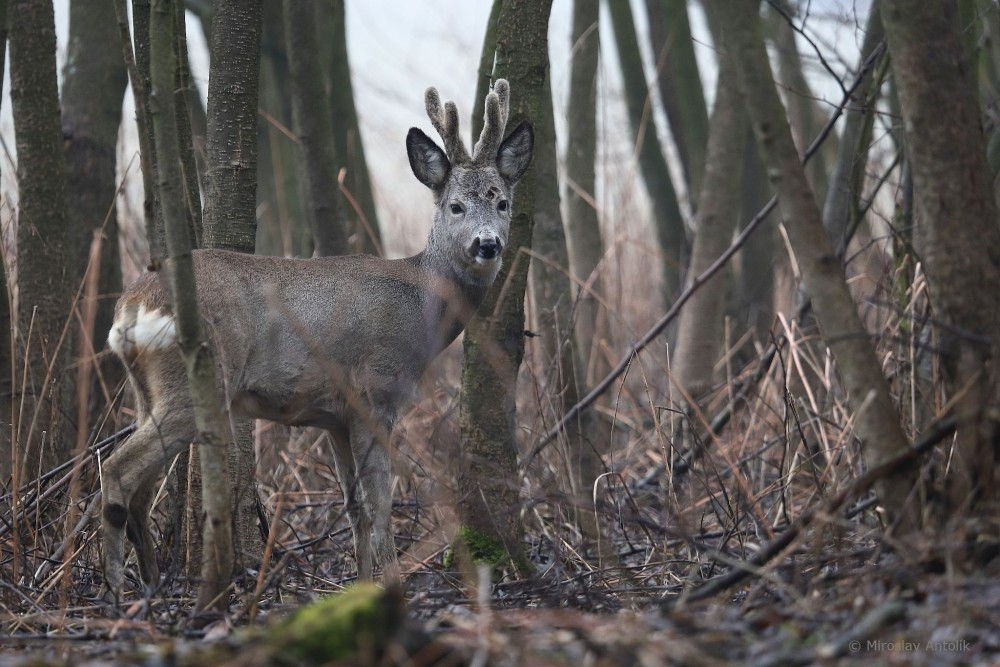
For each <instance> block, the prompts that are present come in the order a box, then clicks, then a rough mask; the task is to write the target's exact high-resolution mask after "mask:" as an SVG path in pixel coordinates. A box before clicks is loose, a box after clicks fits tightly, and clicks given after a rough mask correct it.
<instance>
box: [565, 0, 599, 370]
mask: <svg viewBox="0 0 1000 667" xmlns="http://www.w3.org/2000/svg"><path fill="white" fill-rule="evenodd" d="M599 20H600V2H599V0H574V3H573V32H572V37H571V39H572V53H573V61H572V63H571V67H570V90H569V107H568V108H567V111H566V116H567V118H566V124H567V131H568V133H569V136H568V137H567V140H566V181H567V188H566V194H565V197H564V202H565V206H566V245H567V247H568V250H569V256H570V270H571V272H572V275H573V278H574V280H575V282H576V283H577V284H578V285H585V286H586V285H588V283H589V287H580V288H578V294H577V303H576V319H575V323H574V324H575V329H576V344H577V353H578V355H579V356H580V359H581V360H582V361H583V366H582V367H583V368H586V369H589V370H588V372H587V373H586V375H584V376H582V377H579V378H578V379H580V380H585V381H587V382H589V381H590V379H592V378H594V377H596V376H599V375H603V374H604V373H603V372H602V369H603V367H604V366H603V364H602V363H601V362H600V359H601V356H600V355H601V353H600V346H599V340H600V337H601V335H602V332H603V329H604V327H602V326H601V325H600V323H599V321H598V319H599V318H600V317H601V308H600V303H599V301H598V295H600V294H603V283H602V281H601V275H600V273H599V272H597V268H598V266H599V264H600V262H601V258H602V257H603V256H604V242H603V240H602V238H601V226H600V221H599V220H598V217H597V201H596V175H595V161H596V158H597V63H598V57H599V55H600V50H601V38H600V32H599V31H598V25H599V24H598V22H599Z"/></svg>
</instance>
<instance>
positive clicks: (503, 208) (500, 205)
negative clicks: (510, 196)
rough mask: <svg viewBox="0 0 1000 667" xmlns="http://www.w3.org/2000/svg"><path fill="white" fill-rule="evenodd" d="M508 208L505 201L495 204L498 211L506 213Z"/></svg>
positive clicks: (508, 205)
mask: <svg viewBox="0 0 1000 667" xmlns="http://www.w3.org/2000/svg"><path fill="white" fill-rule="evenodd" d="M508 208H510V204H508V203H507V200H506V199H501V200H500V201H499V202H497V210H498V211H506V210H507V209H508Z"/></svg>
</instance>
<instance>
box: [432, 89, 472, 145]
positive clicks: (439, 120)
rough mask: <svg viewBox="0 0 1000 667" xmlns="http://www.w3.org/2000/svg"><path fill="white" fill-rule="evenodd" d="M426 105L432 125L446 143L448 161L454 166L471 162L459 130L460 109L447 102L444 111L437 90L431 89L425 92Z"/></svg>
mask: <svg viewBox="0 0 1000 667" xmlns="http://www.w3.org/2000/svg"><path fill="white" fill-rule="evenodd" d="M424 105H425V106H426V108H427V117H428V118H430V121H431V125H433V126H434V129H435V130H437V133H438V134H440V135H441V140H442V141H443V142H444V151H445V153H447V154H448V159H449V160H451V162H452V164H461V163H464V162H469V161H470V158H469V153H468V151H466V150H465V143H464V142H463V141H462V135H461V134H459V130H458V109H457V108H456V107H455V103H454V102H445V104H444V109H442V108H441V97H440V95H438V91H437V88H434V87H430V88H428V89H427V90H426V92H424Z"/></svg>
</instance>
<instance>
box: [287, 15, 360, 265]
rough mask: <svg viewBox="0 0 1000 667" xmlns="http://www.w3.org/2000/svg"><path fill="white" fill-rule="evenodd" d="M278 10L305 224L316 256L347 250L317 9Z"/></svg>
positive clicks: (346, 251) (347, 233) (343, 253)
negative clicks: (318, 49) (282, 24)
mask: <svg viewBox="0 0 1000 667" xmlns="http://www.w3.org/2000/svg"><path fill="white" fill-rule="evenodd" d="M282 12H283V14H284V18H285V45H286V48H287V50H288V69H289V73H290V74H291V77H290V79H291V81H290V83H291V96H292V118H293V120H294V129H295V134H296V136H297V137H298V147H299V150H298V166H299V169H298V173H299V175H300V178H301V179H302V181H303V182H304V183H305V184H306V211H307V218H308V220H309V228H310V229H311V230H312V235H313V242H314V243H315V248H316V254H317V255H319V256H321V257H323V256H328V255H346V254H348V253H349V252H350V244H349V242H348V236H349V232H348V230H347V221H346V220H345V218H344V215H343V211H342V210H341V202H340V194H339V192H338V188H337V161H336V157H335V153H336V150H335V148H334V143H333V128H332V126H331V120H332V119H331V116H330V110H329V105H328V104H327V97H326V91H325V90H324V87H323V73H322V72H321V70H320V63H319V60H318V59H317V58H316V11H315V8H314V7H313V6H312V4H311V3H304V2H300V0H284V1H283V3H282Z"/></svg>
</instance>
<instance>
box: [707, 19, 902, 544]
mask: <svg viewBox="0 0 1000 667" xmlns="http://www.w3.org/2000/svg"><path fill="white" fill-rule="evenodd" d="M710 11H715V12H716V15H717V16H718V18H719V23H720V27H721V31H722V34H723V36H724V39H725V40H726V43H727V44H728V45H729V47H730V51H729V53H730V54H731V57H733V58H735V60H736V70H737V73H738V78H739V83H740V88H741V89H742V90H743V94H744V95H745V97H746V103H747V108H748V109H749V113H750V118H751V121H752V124H753V129H754V134H755V135H756V137H757V144H758V146H759V147H760V149H761V154H762V158H763V160H764V164H765V167H766V168H767V173H768V177H769V178H770V180H771V184H772V185H773V186H774V188H775V191H776V192H777V194H778V200H779V203H780V206H781V209H782V214H783V216H784V218H785V220H787V221H789V222H788V223H787V232H788V237H789V241H790V242H791V246H792V249H793V251H794V252H795V254H796V258H797V260H798V263H799V267H800V269H801V272H802V281H803V285H804V287H805V289H806V291H807V292H808V294H809V295H810V297H811V298H812V302H813V307H814V309H815V311H816V314H817V318H818V320H819V324H820V327H821V329H822V331H823V335H824V338H825V340H826V341H827V344H828V345H829V347H830V349H831V350H832V352H833V356H834V359H835V360H836V362H837V366H838V369H839V371H840V375H841V378H842V381H843V383H844V386H845V388H846V390H847V394H848V400H849V401H850V403H851V406H852V407H853V409H854V419H855V430H856V432H857V434H858V436H859V437H860V439H861V441H862V443H863V445H864V451H865V455H866V458H867V459H868V462H869V464H871V465H877V464H878V463H879V462H881V461H884V460H885V459H887V458H889V457H891V456H893V455H896V454H898V453H899V452H900V451H902V450H904V449H906V448H907V447H908V446H909V445H908V442H907V440H906V438H905V436H904V435H903V432H902V429H901V427H900V424H899V417H898V415H897V413H896V409H895V406H894V405H893V401H892V398H891V396H890V395H889V387H888V384H887V383H886V380H885V378H884V377H883V376H882V371H881V365H880V363H879V360H878V358H877V357H876V355H875V350H874V348H873V346H872V344H871V342H870V341H869V340H868V335H867V333H866V332H865V330H864V328H863V325H862V323H861V320H860V317H859V316H858V311H857V307H856V306H855V304H854V301H853V300H852V299H851V295H850V292H849V291H848V289H847V283H846V281H845V277H844V269H843V266H842V265H841V263H840V261H839V260H838V259H837V255H836V253H835V251H834V248H833V245H832V243H831V242H830V238H829V236H827V234H826V230H824V228H823V223H822V218H821V216H820V212H819V207H818V205H817V203H816V199H815V198H814V196H813V193H812V190H811V189H810V188H809V185H808V183H807V182H806V178H805V173H804V171H803V169H802V164H801V162H800V161H799V156H798V152H797V151H796V149H795V143H794V141H793V139H792V133H791V128H790V127H789V125H788V120H787V118H786V117H785V112H784V108H783V106H782V104H781V99H780V98H779V97H778V92H777V89H776V88H775V85H774V81H773V78H772V74H771V71H770V65H769V64H768V59H767V52H766V50H765V48H764V42H763V39H762V38H761V34H760V25H759V17H758V14H757V9H756V5H755V4H753V3H743V2H740V3H735V4H733V3H727V2H723V0H713V2H712V3H711V4H710ZM915 483H916V470H915V468H914V467H912V466H911V467H907V468H904V469H901V470H899V471H897V472H896V473H895V474H893V475H892V476H890V477H887V478H886V479H884V480H883V481H882V483H881V484H880V485H879V487H878V489H877V491H878V493H879V496H880V499H881V501H882V503H883V505H884V506H885V507H886V508H887V510H888V512H889V514H890V515H891V516H892V517H894V518H898V519H899V520H900V522H901V529H902V531H903V532H904V533H905V532H908V531H909V530H911V529H912V528H914V527H915V526H916V525H917V523H918V518H917V513H916V512H915V511H914V508H913V505H912V503H909V504H908V503H907V497H908V495H909V493H910V491H911V489H912V488H913V486H914V484H915Z"/></svg>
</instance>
